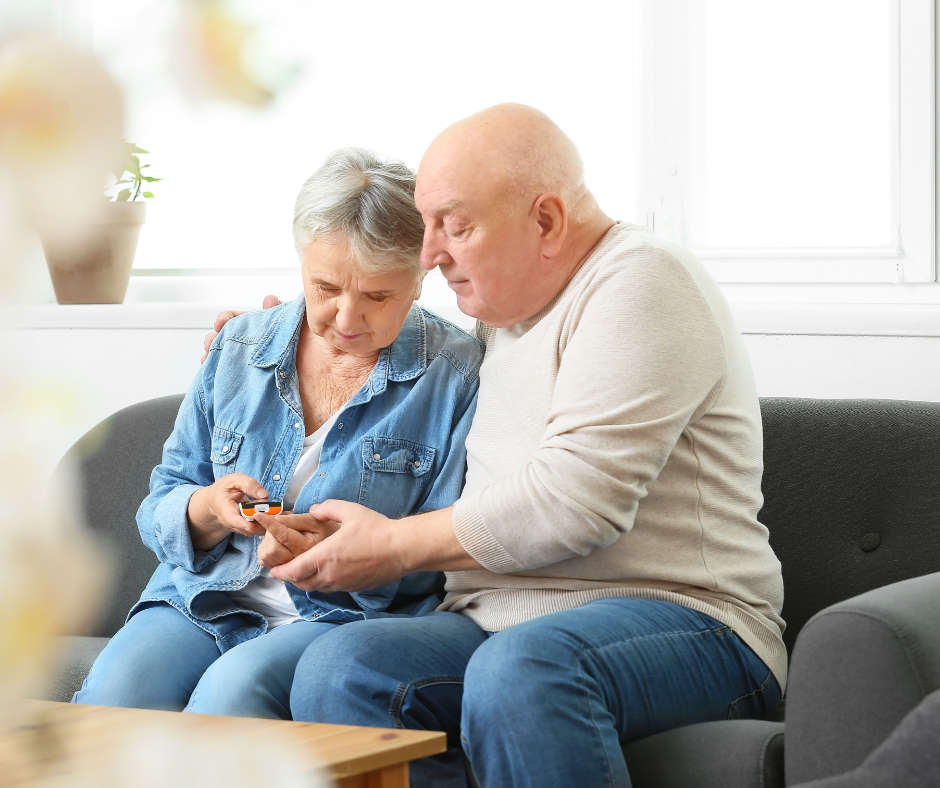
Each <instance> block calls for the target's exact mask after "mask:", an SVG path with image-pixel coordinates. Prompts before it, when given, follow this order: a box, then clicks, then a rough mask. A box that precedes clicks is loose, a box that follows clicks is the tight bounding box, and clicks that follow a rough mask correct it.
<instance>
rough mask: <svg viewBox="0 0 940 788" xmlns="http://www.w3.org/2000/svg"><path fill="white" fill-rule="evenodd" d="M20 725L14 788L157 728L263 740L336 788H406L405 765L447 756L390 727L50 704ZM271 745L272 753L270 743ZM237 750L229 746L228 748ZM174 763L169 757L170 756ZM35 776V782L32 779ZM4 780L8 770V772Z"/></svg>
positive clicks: (428, 739)
mask: <svg viewBox="0 0 940 788" xmlns="http://www.w3.org/2000/svg"><path fill="white" fill-rule="evenodd" d="M20 719H21V720H23V721H24V724H21V725H18V726H16V727H15V728H13V729H12V730H8V731H7V732H6V733H5V734H3V735H2V736H0V770H2V771H8V770H9V769H10V768H11V764H12V765H14V766H15V764H16V763H17V762H20V763H21V764H22V763H26V762H27V760H26V759H27V758H28V763H29V764H31V765H30V766H29V767H28V768H24V769H21V770H20V773H21V776H20V777H19V778H18V779H17V781H16V782H13V783H5V784H14V785H18V786H24V787H25V786H28V785H31V784H33V781H34V780H35V781H36V782H38V781H39V779H40V777H41V772H42V771H43V770H44V769H45V770H47V771H48V770H54V771H56V772H57V773H59V774H60V775H61V774H63V770H65V771H64V773H65V774H68V773H70V772H69V771H68V770H70V769H71V770H74V772H75V774H76V775H78V774H80V773H81V771H82V770H83V769H90V768H93V767H94V764H96V763H100V762H101V759H103V758H108V757H112V756H111V753H109V748H110V749H111V750H113V748H114V747H115V742H118V741H122V740H123V741H130V740H132V739H133V737H134V733H135V731H139V732H140V736H141V737H146V736H150V735H152V732H153V731H154V730H165V731H168V732H170V731H171V732H172V733H173V734H174V735H175V736H184V737H186V740H190V739H192V740H194V741H200V740H205V741H207V742H208V741H214V742H215V743H214V744H213V745H212V746H213V747H218V746H219V744H218V742H220V741H231V742H238V741H241V742H246V741H262V740H263V741H264V742H265V743H266V744H265V745H264V746H265V747H266V751H265V756H266V757H269V758H277V757H278V756H283V757H287V758H290V759H291V760H292V761H293V762H294V763H298V764H300V765H301V766H302V767H307V768H310V767H312V766H318V767H319V768H320V769H321V770H322V771H323V772H325V773H326V774H327V775H328V776H329V777H331V778H332V779H333V780H335V781H336V784H337V786H339V788H408V762H409V761H413V760H416V759H418V758H424V757H426V756H428V755H435V754H437V753H441V752H444V750H445V749H446V748H447V741H446V736H445V735H444V734H443V733H433V732H425V731H410V730H401V729H395V728H364V727H358V726H353V725H327V724H323V723H315V722H284V721H279V720H257V719H249V718H243V717H212V716H208V715H202V714H179V713H176V712H165V711H145V710H142V709H118V708H112V707H108V706H80V705H76V704H69V703H55V702H52V701H26V702H24V704H23V706H22V709H21V713H20ZM271 742H274V743H275V749H276V750H277V751H274V752H272V751H271V749H270V748H269V743H271ZM233 746H234V745H233ZM167 755H168V757H171V754H169V753H168V754H167ZM31 775H32V776H31ZM8 776H9V772H8Z"/></svg>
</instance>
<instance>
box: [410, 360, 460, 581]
mask: <svg viewBox="0 0 940 788" xmlns="http://www.w3.org/2000/svg"><path fill="white" fill-rule="evenodd" d="M478 388H479V379H478V378H474V379H473V380H472V381H470V382H468V383H467V384H466V385H465V387H464V391H463V392H462V396H461V397H460V398H459V399H458V406H457V408H456V409H455V411H454V421H453V425H452V427H451V431H450V440H449V442H448V444H447V446H446V451H447V453H446V457H445V459H444V463H443V465H442V466H441V468H440V470H439V471H438V474H437V476H436V477H435V478H434V479H433V480H432V481H431V484H430V485H429V487H428V492H427V493H426V494H425V496H424V500H423V501H422V502H421V503H420V504H419V505H418V507H417V508H416V509H415V511H414V512H412V514H421V513H423V512H432V511H435V510H437V509H446V508H447V507H448V506H453V505H454V502H455V501H456V500H457V499H458V498H459V497H460V491H461V490H462V489H463V484H464V477H465V476H466V471H467V448H466V446H465V441H466V440H467V433H468V432H469V431H470V423H471V422H472V421H473V414H474V412H475V411H476V407H477V389H478ZM443 589H444V573H443V572H414V573H412V574H410V575H405V577H403V578H402V579H401V585H400V586H399V589H398V593H399V594H406V595H413V596H418V595H422V594H434V593H438V592H439V591H443Z"/></svg>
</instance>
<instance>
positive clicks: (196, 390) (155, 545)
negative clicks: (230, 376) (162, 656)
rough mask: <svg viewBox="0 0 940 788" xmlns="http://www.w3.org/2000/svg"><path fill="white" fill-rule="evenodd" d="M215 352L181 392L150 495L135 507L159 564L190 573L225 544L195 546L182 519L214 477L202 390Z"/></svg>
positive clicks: (139, 525)
mask: <svg viewBox="0 0 940 788" xmlns="http://www.w3.org/2000/svg"><path fill="white" fill-rule="evenodd" d="M215 355H217V354H210V358H209V359H208V360H207V361H206V363H205V364H204V365H203V366H202V368H201V369H200V370H199V373H198V374H197V375H196V379H195V380H194V381H193V383H192V385H191V386H190V387H189V391H188V392H186V396H185V398H184V399H183V404H182V405H181V406H180V410H179V413H178V414H177V416H176V424H175V426H174V427H173V432H172V434H171V435H170V437H169V438H168V439H167V442H166V443H165V444H164V446H163V461H162V462H161V463H160V464H159V465H158V466H157V467H156V468H154V469H153V473H151V474H150V495H148V496H147V497H146V498H144V501H143V503H142V504H141V505H140V508H139V509H138V510H137V528H138V529H139V530H140V535H141V537H142V538H143V540H144V544H146V545H147V547H149V548H150V549H151V550H153V552H154V553H156V556H157V558H159V559H160V561H161V563H164V564H170V565H172V566H178V567H181V568H183V569H185V570H187V571H189V572H200V571H202V569H204V568H205V567H206V566H208V565H209V564H211V563H214V562H215V561H217V560H218V559H219V558H220V557H221V556H222V553H224V552H225V548H226V547H227V546H228V542H229V539H228V538H225V539H223V540H222V541H221V542H220V543H219V544H217V545H216V546H215V547H213V548H212V550H210V551H209V552H202V551H196V550H194V549H193V543H192V540H191V539H190V536H189V519H188V517H187V509H188V507H189V499H190V498H191V497H192V496H193V493H195V492H196V490H198V489H200V488H202V487H208V486H209V485H210V484H212V483H213V482H214V481H215V476H214V474H213V472H212V463H211V461H210V460H209V457H210V448H211V435H212V432H211V430H210V428H209V418H208V414H207V411H206V404H205V394H204V388H203V387H204V383H205V379H206V376H207V375H210V374H211V371H210V370H211V369H212V368H214V364H213V362H214V360H215V359H214V358H213V356H215Z"/></svg>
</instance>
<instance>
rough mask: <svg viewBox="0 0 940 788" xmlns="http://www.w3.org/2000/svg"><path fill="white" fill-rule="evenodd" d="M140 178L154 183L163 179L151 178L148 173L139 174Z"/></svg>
mask: <svg viewBox="0 0 940 788" xmlns="http://www.w3.org/2000/svg"><path fill="white" fill-rule="evenodd" d="M140 179H141V180H142V181H147V183H156V182H157V181H162V180H163V178H151V177H150V176H149V175H141V176H140Z"/></svg>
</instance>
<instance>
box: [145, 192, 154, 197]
mask: <svg viewBox="0 0 940 788" xmlns="http://www.w3.org/2000/svg"><path fill="white" fill-rule="evenodd" d="M144 197H153V192H144Z"/></svg>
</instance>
